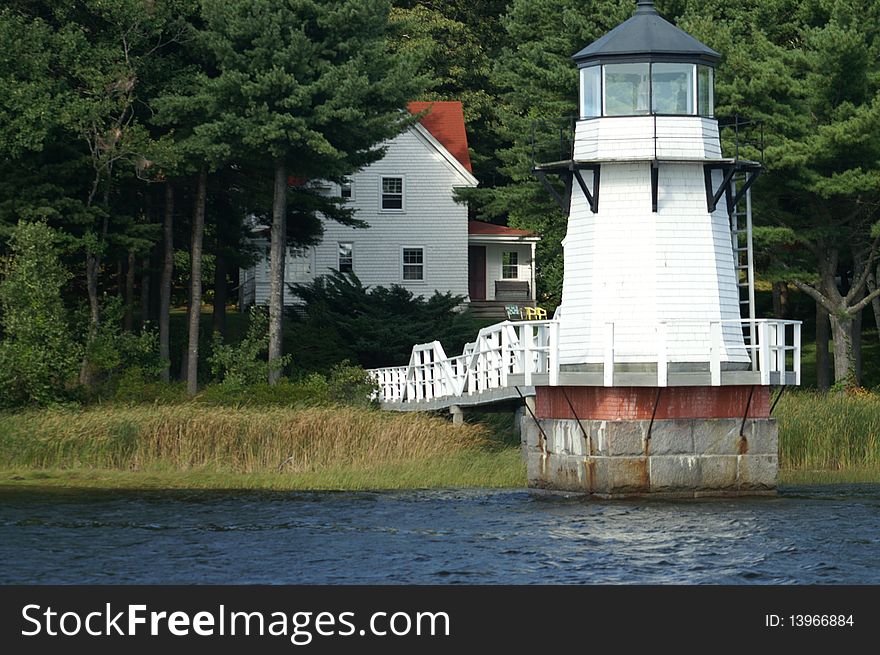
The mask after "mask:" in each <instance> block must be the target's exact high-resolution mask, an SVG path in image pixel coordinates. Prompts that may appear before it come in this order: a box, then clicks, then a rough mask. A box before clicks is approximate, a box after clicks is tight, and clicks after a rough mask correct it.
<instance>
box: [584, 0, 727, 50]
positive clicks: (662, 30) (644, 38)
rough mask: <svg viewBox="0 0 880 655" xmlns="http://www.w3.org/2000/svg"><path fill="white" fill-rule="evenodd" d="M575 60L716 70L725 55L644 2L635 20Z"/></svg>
mask: <svg viewBox="0 0 880 655" xmlns="http://www.w3.org/2000/svg"><path fill="white" fill-rule="evenodd" d="M573 59H574V60H575V62H577V64H578V65H579V66H586V65H588V64H591V63H599V62H600V61H601V62H607V61H618V62H623V61H670V62H678V61H684V62H695V63H702V64H708V65H710V66H714V65H715V63H716V62H717V61H718V60H719V59H721V55H720V54H718V53H717V52H715V51H714V50H712V48H710V47H709V46H707V45H704V44H703V43H700V42H699V41H697V40H696V39H695V38H694V37H692V36H691V35H690V34H688V33H687V32H685V31H684V30H680V29H679V28H677V27H676V26H675V25H673V24H672V23H670V22H669V21H667V20H665V19H664V18H663V17H662V16H660V14H658V13H657V10H656V9H655V8H654V2H653V0H640V1H639V2H638V7H637V8H636V13H635V14H633V16H632V18H630V19H629V20H627V21H624V22H623V23H621V24H620V25H618V26H617V27H615V28H614V29H613V30H611V31H610V32H608V34H606V35H605V36H603V37H601V38H599V39H597V40H596V41H593V42H592V43H591V44H590V45H588V46H587V47H586V48H584V49H583V50H581V51H580V52H578V53H577V54H576V55H574V57H573Z"/></svg>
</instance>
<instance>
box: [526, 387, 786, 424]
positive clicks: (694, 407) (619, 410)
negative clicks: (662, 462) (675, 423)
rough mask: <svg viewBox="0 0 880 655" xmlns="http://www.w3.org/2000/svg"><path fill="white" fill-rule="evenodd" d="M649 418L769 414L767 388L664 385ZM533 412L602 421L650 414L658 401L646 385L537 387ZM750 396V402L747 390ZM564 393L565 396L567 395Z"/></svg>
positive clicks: (639, 418)
mask: <svg viewBox="0 0 880 655" xmlns="http://www.w3.org/2000/svg"><path fill="white" fill-rule="evenodd" d="M659 391H660V400H659V403H657V413H656V415H654V418H655V419H657V420H664V419H687V418H742V417H743V415H745V413H746V406H747V405H748V410H749V411H748V416H749V418H769V416H770V388H769V387H762V386H755V387H751V386H729V387H664V388H662V389H659ZM535 392H536V398H535V415H536V416H537V417H538V418H556V419H573V418H575V416H574V414H573V413H572V410H571V407H570V406H569V401H571V406H572V407H574V413H576V414H577V418H580V419H583V420H587V419H598V420H605V421H639V420H650V419H651V416H652V415H653V414H654V404H655V402H656V401H657V392H658V389H657V388H651V387H537V388H536V389H535ZM750 392H752V399H751V402H749V393H750ZM566 395H567V396H568V398H567V399H566Z"/></svg>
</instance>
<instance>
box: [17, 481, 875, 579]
mask: <svg viewBox="0 0 880 655" xmlns="http://www.w3.org/2000/svg"><path fill="white" fill-rule="evenodd" d="M878 507H880V486H877V485H836V486H821V487H800V488H794V489H789V490H786V491H784V492H783V493H781V494H780V496H778V497H776V498H757V499H741V500H729V499H726V500H720V501H717V500H716V501H713V500H707V499H700V500H692V501H660V500H643V501H624V502H596V501H585V500H583V499H578V498H558V497H554V496H552V495H543V494H542V495H535V494H531V493H529V492H528V491H525V490H517V491H461V490H454V491H413V492H404V491H401V492H387V493H363V492H360V493H346V492H332V493H309V492H306V493H303V492H296V493H280V492H278V493H276V492H234V493H233V492H169V493H156V492H151V493H132V492H113V493H100V492H72V491H65V492H45V491H32V490H29V491H24V490H21V489H16V490H0V562H2V565H0V583H3V584H10V583H89V582H95V583H112V584H125V583H130V584H148V583H179V584H199V583H200V584H208V583H248V584H260V583H263V584H278V583H290V584H296V583H299V584H322V583H326V584H343V583H345V584H358V583H360V584H472V583H487V584H534V583H544V584H596V583H612V584H668V583H674V584H713V583H726V584H793V583H799V584H846V583H849V584H866V583H867V584H870V583H873V584H878V583H880V549H878V548H877V545H878V543H880V537H878V535H880V512H878V511H877V509H878Z"/></svg>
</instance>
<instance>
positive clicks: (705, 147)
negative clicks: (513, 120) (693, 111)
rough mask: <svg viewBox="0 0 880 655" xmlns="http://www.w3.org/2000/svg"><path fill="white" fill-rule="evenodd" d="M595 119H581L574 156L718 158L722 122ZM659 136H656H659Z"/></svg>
mask: <svg viewBox="0 0 880 655" xmlns="http://www.w3.org/2000/svg"><path fill="white" fill-rule="evenodd" d="M654 122H655V118H654V117H653V116H639V117H633V116H627V117H605V118H591V119H588V120H582V121H578V123H577V129H576V132H575V143H574V158H575V159H576V160H579V161H590V160H597V159H600V160H611V161H613V160H626V159H653V158H654V157H655V156H656V157H657V159H662V160H663V159H686V160H687V159H718V158H720V157H721V145H720V142H719V140H718V123H717V121H715V120H713V119H710V118H701V117H699V116H657V117H656V126H657V127H656V133H655V129H654V124H655V123H654ZM655 137H656V138H655Z"/></svg>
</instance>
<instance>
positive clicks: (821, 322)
mask: <svg viewBox="0 0 880 655" xmlns="http://www.w3.org/2000/svg"><path fill="white" fill-rule="evenodd" d="M828 336H829V335H828V312H827V311H825V308H824V307H822V305H820V304H819V303H818V302H817V303H816V387H817V388H818V389H819V391H828V390H829V389H830V388H831V358H830V356H829V354H828Z"/></svg>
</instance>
